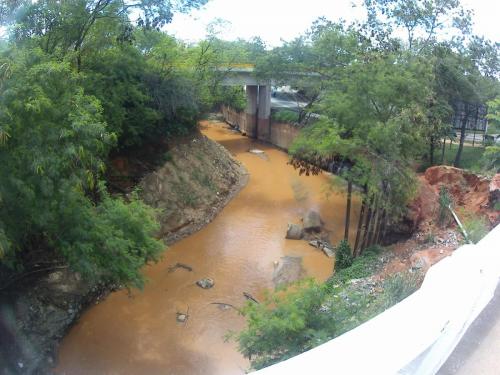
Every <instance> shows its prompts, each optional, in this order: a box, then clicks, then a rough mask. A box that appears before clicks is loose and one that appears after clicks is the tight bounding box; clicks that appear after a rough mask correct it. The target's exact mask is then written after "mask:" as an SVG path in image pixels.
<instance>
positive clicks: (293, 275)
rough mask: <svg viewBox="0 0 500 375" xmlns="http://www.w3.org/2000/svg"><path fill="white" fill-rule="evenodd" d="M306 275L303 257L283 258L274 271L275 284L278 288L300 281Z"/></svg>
mask: <svg viewBox="0 0 500 375" xmlns="http://www.w3.org/2000/svg"><path fill="white" fill-rule="evenodd" d="M303 275H304V269H303V267H302V258H301V257H291V256H286V257H282V258H281V259H280V261H279V263H278V265H277V266H276V268H275V269H274V273H273V283H274V285H275V286H276V287H279V286H282V285H286V284H290V283H293V282H294V281H297V280H300V279H301V278H302V277H303Z"/></svg>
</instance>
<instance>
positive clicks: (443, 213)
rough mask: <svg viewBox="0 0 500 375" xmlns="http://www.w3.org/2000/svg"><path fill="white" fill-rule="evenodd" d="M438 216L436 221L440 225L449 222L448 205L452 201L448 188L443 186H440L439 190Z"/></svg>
mask: <svg viewBox="0 0 500 375" xmlns="http://www.w3.org/2000/svg"><path fill="white" fill-rule="evenodd" d="M438 202H439V216H438V223H439V225H440V226H446V225H448V224H449V221H450V217H451V216H450V208H449V207H450V205H451V203H452V200H451V197H450V195H449V193H448V189H446V188H445V187H444V186H441V189H440V190H439V198H438Z"/></svg>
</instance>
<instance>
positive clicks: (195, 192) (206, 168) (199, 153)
mask: <svg viewBox="0 0 500 375" xmlns="http://www.w3.org/2000/svg"><path fill="white" fill-rule="evenodd" d="M169 154H170V155H171V160H170V161H169V162H167V163H165V164H164V165H163V167H161V168H160V169H158V170H157V171H155V172H153V173H151V174H149V175H147V176H146V177H145V178H144V179H143V180H142V181H141V183H140V184H139V187H140V189H141V197H142V198H143V199H144V201H145V202H146V203H147V204H149V205H150V206H152V207H155V208H157V209H158V210H159V219H160V223H161V230H160V237H161V238H163V239H164V240H166V241H167V242H168V243H172V242H174V241H176V240H178V239H180V238H182V237H185V236H187V235H189V234H191V233H193V231H196V230H198V229H200V228H201V227H202V226H203V225H205V224H207V223H209V222H210V221H211V220H212V219H213V218H214V217H215V215H216V214H217V213H218V212H219V211H220V210H221V209H222V208H223V207H224V206H225V204H226V203H227V202H228V201H229V200H230V199H231V198H232V197H233V196H234V194H236V193H237V192H238V191H239V190H240V189H241V188H242V187H243V186H244V185H245V184H246V180H247V172H246V171H245V169H244V168H243V166H242V165H241V164H240V163H239V162H238V161H236V160H235V159H233V158H232V157H231V154H230V153H229V152H228V151H227V150H226V149H225V148H224V147H222V146H221V145H219V144H218V143H216V142H214V141H211V140H209V139H208V138H207V137H205V136H204V135H202V134H197V135H195V136H193V137H192V139H190V140H189V141H188V142H185V143H183V144H180V145H178V146H177V147H175V148H173V149H171V150H170V152H169Z"/></svg>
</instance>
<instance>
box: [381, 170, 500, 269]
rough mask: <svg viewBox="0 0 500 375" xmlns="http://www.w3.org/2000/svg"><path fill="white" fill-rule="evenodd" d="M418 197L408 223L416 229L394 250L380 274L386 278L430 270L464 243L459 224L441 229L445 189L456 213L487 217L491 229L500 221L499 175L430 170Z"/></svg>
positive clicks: (412, 207)
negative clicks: (498, 207)
mask: <svg viewBox="0 0 500 375" xmlns="http://www.w3.org/2000/svg"><path fill="white" fill-rule="evenodd" d="M418 180H419V182H420V187H419V193H418V195H417V198H415V200H414V201H413V202H412V203H411V204H410V206H409V208H410V210H409V215H408V217H407V219H408V221H409V222H411V223H412V224H411V226H412V227H413V229H414V232H413V235H412V237H411V238H410V239H408V240H406V241H403V242H398V243H396V244H394V245H393V246H392V247H391V250H392V256H391V259H390V260H389V261H388V262H387V263H386V265H385V267H384V268H383V270H382V271H381V273H380V274H379V277H380V278H385V277H387V276H389V275H391V274H394V273H397V272H401V271H403V270H405V269H410V268H413V269H419V270H422V271H424V272H425V271H427V270H428V269H429V267H430V266H432V265H433V264H435V263H437V262H439V261H440V260H441V259H443V258H445V257H447V256H449V255H450V254H451V253H452V252H453V251H454V250H455V249H456V248H458V247H459V246H460V243H462V242H463V237H462V235H461V234H460V232H459V231H458V228H457V227H456V224H455V223H454V222H450V224H449V225H448V226H447V227H445V228H442V227H440V226H439V225H438V223H437V217H438V214H439V203H438V197H439V191H440V189H441V187H442V186H444V187H445V188H446V189H447V190H448V192H449V193H450V195H451V198H452V200H453V203H454V207H455V209H456V210H457V211H460V210H461V209H463V210H464V211H466V212H471V213H474V214H476V215H483V216H485V217H486V218H488V220H489V222H490V224H491V227H494V226H495V225H497V224H498V223H499V222H500V211H499V210H495V203H496V202H499V200H500V174H497V175H496V176H495V177H494V178H493V179H491V180H490V179H487V178H485V177H481V176H477V175H475V174H473V173H470V172H467V171H464V170H463V169H458V168H454V167H449V166H435V167H431V168H428V169H427V170H426V171H425V173H424V174H422V175H420V176H418Z"/></svg>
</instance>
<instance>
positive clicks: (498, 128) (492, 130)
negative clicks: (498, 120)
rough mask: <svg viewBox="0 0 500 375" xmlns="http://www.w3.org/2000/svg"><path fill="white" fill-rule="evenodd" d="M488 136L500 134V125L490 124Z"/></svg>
mask: <svg viewBox="0 0 500 375" xmlns="http://www.w3.org/2000/svg"><path fill="white" fill-rule="evenodd" d="M486 134H500V125H499V124H493V123H489V124H488V131H487V132H486Z"/></svg>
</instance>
